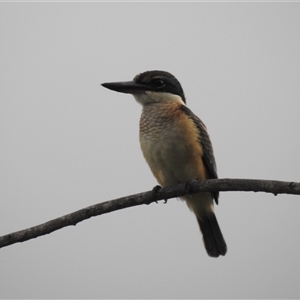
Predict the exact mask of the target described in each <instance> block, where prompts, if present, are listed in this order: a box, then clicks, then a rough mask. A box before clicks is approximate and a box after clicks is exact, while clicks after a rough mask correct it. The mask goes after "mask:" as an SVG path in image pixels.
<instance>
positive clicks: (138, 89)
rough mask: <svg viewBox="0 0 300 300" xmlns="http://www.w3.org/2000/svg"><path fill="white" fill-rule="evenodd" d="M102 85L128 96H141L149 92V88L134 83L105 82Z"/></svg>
mask: <svg viewBox="0 0 300 300" xmlns="http://www.w3.org/2000/svg"><path fill="white" fill-rule="evenodd" d="M101 85H102V86H104V87H105V88H107V89H110V90H113V91H116V92H120V93H126V94H140V93H142V92H144V91H145V90H147V86H145V85H142V84H138V83H136V82H134V81H124V82H105V83H102V84H101ZM148 89H149V88H148Z"/></svg>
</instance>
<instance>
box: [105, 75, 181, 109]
mask: <svg viewBox="0 0 300 300" xmlns="http://www.w3.org/2000/svg"><path fill="white" fill-rule="evenodd" d="M102 86H104V87H105V88H108V89H110V90H113V91H116V92H120V93H127V94H132V95H133V96H134V98H135V99H136V100H137V102H139V103H141V104H142V105H147V104H151V103H160V102H177V103H181V104H185V103H186V100H185V96H184V92H183V89H182V87H181V84H180V82H179V81H178V80H177V79H176V78H175V77H174V76H173V75H172V74H170V73H168V72H165V71H146V72H144V73H140V74H138V75H136V76H135V77H134V79H133V81H124V82H107V83H102Z"/></svg>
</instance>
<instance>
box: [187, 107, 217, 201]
mask: <svg viewBox="0 0 300 300" xmlns="http://www.w3.org/2000/svg"><path fill="white" fill-rule="evenodd" d="M181 110H182V111H183V112H184V113H185V114H186V115H187V116H188V117H189V118H190V119H191V120H192V121H193V122H194V124H195V126H196V127H197V129H198V133H199V143H200V144H201V147H202V149H203V156H202V160H203V162H204V165H205V167H206V170H207V172H208V176H209V179H214V178H218V174H217V165H216V161H215V157H214V151H213V147H212V144H211V141H210V138H209V135H208V133H207V130H206V126H205V125H204V123H203V122H202V121H201V120H200V119H199V118H198V117H197V116H196V115H195V114H194V113H193V112H192V111H191V110H190V109H189V108H188V107H187V106H185V105H182V106H181ZM213 195H214V198H215V202H216V204H218V199H219V192H213Z"/></svg>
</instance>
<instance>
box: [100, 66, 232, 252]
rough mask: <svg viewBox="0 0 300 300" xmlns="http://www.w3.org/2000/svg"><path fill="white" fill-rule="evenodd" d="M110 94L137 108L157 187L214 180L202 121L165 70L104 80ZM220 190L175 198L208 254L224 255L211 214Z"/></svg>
mask: <svg viewBox="0 0 300 300" xmlns="http://www.w3.org/2000/svg"><path fill="white" fill-rule="evenodd" d="M102 86H103V87H105V88H107V89H110V90H112V91H116V92H120V93H126V94H131V95H133V97H134V98H135V100H136V101H137V102H138V103H140V104H141V105H142V114H141V118H140V132H139V140H140V146H141V150H142V153H143V156H144V158H145V160H146V162H147V163H148V165H149V167H150V170H151V171H152V173H153V175H154V177H155V178H156V180H157V182H158V183H159V184H160V186H162V187H165V186H172V185H178V184H189V183H192V182H193V180H205V179H214V178H218V175H217V167H216V162H215V157H214V152H213V147H212V143H211V140H210V137H209V135H208V132H207V129H206V126H205V125H204V123H203V122H202V121H201V120H200V119H199V118H198V117H197V116H196V115H195V114H194V113H193V112H192V111H191V110H190V109H189V108H188V107H187V106H186V97H185V94H184V91H183V88H182V86H181V84H180V82H179V81H178V80H177V79H176V77H175V76H174V75H172V74H171V73H169V72H166V71H160V70H152V71H146V72H143V73H140V74H138V75H136V76H135V77H134V79H133V80H132V81H124V82H106V83H102ZM218 198H219V192H201V193H196V194H188V195H185V196H183V197H180V199H181V200H183V201H185V202H186V204H187V206H188V207H189V208H190V210H191V211H192V212H194V214H195V216H196V219H197V221H198V224H199V227H200V231H201V232H202V236H203V243H204V246H205V249H206V251H207V254H208V255H209V256H211V257H219V256H220V255H222V256H224V255H225V254H226V252H227V245H226V242H225V240H224V238H223V234H222V232H221V229H220V226H219V224H218V221H217V219H216V216H215V213H214V201H215V202H216V204H218Z"/></svg>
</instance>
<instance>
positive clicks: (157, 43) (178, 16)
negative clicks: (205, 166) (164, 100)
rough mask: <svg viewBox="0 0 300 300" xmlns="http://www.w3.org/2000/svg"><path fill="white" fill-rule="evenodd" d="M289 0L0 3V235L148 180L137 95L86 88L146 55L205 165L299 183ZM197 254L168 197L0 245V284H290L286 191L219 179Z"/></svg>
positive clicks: (240, 289) (218, 291) (88, 288)
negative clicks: (179, 102) (231, 186)
mask: <svg viewBox="0 0 300 300" xmlns="http://www.w3.org/2000/svg"><path fill="white" fill-rule="evenodd" d="M299 53H300V3H126V4H122V3H27V4H25V3H0V82H1V84H0V140H1V144H0V235H4V234H8V233H10V232H13V231H17V230H21V229H25V228H27V227H30V226H34V225H38V224H40V223H43V222H46V221H48V220H51V219H53V218H56V217H59V216H62V215H64V214H67V213H70V212H73V211H75V210H78V209H80V208H83V207H86V206H88V205H92V204H95V203H99V202H102V201H106V200H111V199H115V198H118V197H121V196H126V195H130V194H135V193H139V192H143V191H147V190H151V189H152V187H153V186H154V185H156V181H155V179H154V178H153V176H152V174H151V172H150V170H149V169H148V166H147V164H146V162H145V161H144V158H143V157H142V154H141V151H140V148H139V141H138V122H139V117H140V112H141V106H140V105H139V104H138V103H136V102H135V100H134V98H133V97H132V96H130V95H124V94H119V93H114V92H112V91H109V90H107V89H104V88H103V87H101V86H100V83H102V82H107V81H119V80H131V79H132V78H133V77H134V76H135V75H136V74H137V73H140V72H143V71H146V70H153V69H160V70H166V71H169V72H171V73H173V74H174V75H175V76H176V77H177V78H178V80H179V81H180V82H181V84H182V86H183V89H184V91H185V94H186V98H187V105H188V106H189V107H190V108H191V109H192V111H193V112H194V113H195V114H196V115H198V116H199V117H200V118H201V119H202V121H203V122H204V123H205V124H206V126H207V128H208V131H209V133H210V136H211V139H212V143H213V146H214V150H215V156H216V161H217V166H218V173H219V177H221V178H258V179H276V180H285V181H298V182H299V181H300V159H299V153H300V135H299V115H300V104H299V103H300V101H299V100H300V99H299V98H300V84H299V83H300V55H299ZM219 202H220V204H219V206H217V207H216V215H217V217H218V220H219V223H220V226H221V228H222V231H223V234H224V237H225V239H226V242H227V245H228V253H227V255H226V256H225V257H220V258H218V259H214V258H211V257H208V256H207V254H206V251H205V249H204V247H203V244H202V237H201V234H200V232H199V228H198V225H197V222H196V219H195V217H194V215H193V214H192V213H191V212H190V211H189V210H188V208H187V207H186V205H185V203H183V202H181V201H177V200H176V199H172V200H170V201H169V202H168V204H167V205H165V204H163V203H162V202H160V203H159V204H151V205H149V206H146V205H145V206H139V207H135V208H129V209H125V210H121V211H117V212H113V213H110V214H106V215H103V216H100V217H96V218H92V219H89V220H87V221H84V222H82V223H79V224H78V225H77V226H76V227H68V228H65V229H62V230H59V231H56V232H54V233H52V234H50V235H47V236H43V237H40V238H37V239H34V240H30V241H27V242H24V243H19V244H14V245H12V246H8V247H5V248H2V249H0V297H1V298H299V297H300V285H299V273H300V260H299V253H300V239H299V238H300V218H299V212H300V198H299V196H291V195H278V196H277V197H275V196H274V195H272V194H264V193H242V192H226V193H225V192H224V193H221V194H220V200H219Z"/></svg>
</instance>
